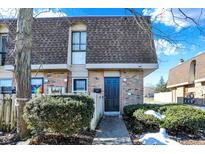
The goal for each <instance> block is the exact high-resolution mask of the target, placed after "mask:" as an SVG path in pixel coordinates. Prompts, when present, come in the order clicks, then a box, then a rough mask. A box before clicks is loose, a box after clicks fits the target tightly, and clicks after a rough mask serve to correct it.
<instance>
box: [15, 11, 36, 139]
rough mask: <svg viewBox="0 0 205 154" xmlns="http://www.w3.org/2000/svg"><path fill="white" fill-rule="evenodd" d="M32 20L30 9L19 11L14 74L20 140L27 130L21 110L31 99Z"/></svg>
mask: <svg viewBox="0 0 205 154" xmlns="http://www.w3.org/2000/svg"><path fill="white" fill-rule="evenodd" d="M32 20H33V10H32V9H30V8H21V9H19V12H18V17H17V34H16V43H15V49H14V51H15V66H14V72H15V73H14V74H15V80H16V106H17V133H18V137H19V138H20V139H22V138H24V137H25V136H26V135H27V128H26V124H25V121H24V119H23V108H24V106H25V103H26V102H27V101H28V100H29V99H30V98H31V50H32V27H31V25H32Z"/></svg>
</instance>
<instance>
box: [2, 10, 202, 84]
mask: <svg viewBox="0 0 205 154" xmlns="http://www.w3.org/2000/svg"><path fill="white" fill-rule="evenodd" d="M59 10H60V13H59ZM135 10H136V11H137V12H138V13H139V14H141V15H148V16H150V17H151V21H152V27H153V28H152V30H153V33H154V40H155V47H156V50H157V55H158V60H159V69H158V70H156V71H154V72H153V73H151V74H150V75H148V76H147V77H146V78H145V80H144V84H145V86H150V85H156V83H158V81H159V79H160V77H161V76H163V77H164V79H165V80H167V78H168V72H169V69H170V68H172V67H174V66H176V65H177V64H178V62H179V59H181V58H182V59H184V60H187V59H189V58H192V57H193V56H196V55H197V54H199V53H201V52H203V51H205V10H201V9H182V11H183V12H185V13H186V15H188V16H189V17H192V18H193V19H194V20H195V21H196V22H197V23H199V24H200V26H199V28H197V26H196V25H195V24H194V23H193V21H191V20H189V19H185V18H184V16H183V15H182V14H181V13H180V11H179V10H178V9H173V10H172V11H173V14H174V16H175V18H174V19H175V22H174V21H173V16H172V14H171V11H170V9H161V8H159V9H152V8H151V9H142V8H141V9H135ZM38 11H42V9H35V10H34V12H38ZM7 12H8V11H1V10H0V14H3V15H4V16H6V15H7ZM14 14H15V13H14ZM97 15H106V16H107V15H130V12H129V11H128V10H127V9H124V8H118V9H117V8H113V9H111V8H106V9H103V8H100V9H98V8H96V9H90V8H82V9H81V8H79V9H77V8H73V9H72V8H68V9H51V10H50V11H49V12H45V13H41V14H40V15H39V17H54V16H55V17H57V16H97ZM199 17H200V18H199ZM176 23H177V24H176ZM199 29H200V31H199ZM159 30H160V31H162V32H163V33H159ZM200 32H201V33H202V34H200ZM164 35H166V36H165V37H164ZM167 35H168V37H167Z"/></svg>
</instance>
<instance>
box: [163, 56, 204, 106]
mask: <svg viewBox="0 0 205 154" xmlns="http://www.w3.org/2000/svg"><path fill="white" fill-rule="evenodd" d="M167 88H170V89H171V90H172V99H173V102H178V103H186V101H187V98H192V97H194V99H193V100H195V103H197V104H205V53H202V54H200V55H198V56H196V57H193V58H191V59H190V60H187V61H183V60H181V61H180V64H179V65H177V66H176V67H174V68H172V69H171V70H170V71H169V78H168V84H167ZM190 96H191V97H190Z"/></svg>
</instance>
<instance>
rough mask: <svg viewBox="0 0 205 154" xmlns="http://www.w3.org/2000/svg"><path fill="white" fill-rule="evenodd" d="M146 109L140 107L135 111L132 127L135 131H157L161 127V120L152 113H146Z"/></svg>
mask: <svg viewBox="0 0 205 154" xmlns="http://www.w3.org/2000/svg"><path fill="white" fill-rule="evenodd" d="M144 112H145V110H143V109H138V110H136V111H135V112H134V113H133V117H134V119H133V121H132V124H131V127H132V129H133V131H134V132H135V133H141V132H146V131H156V130H159V128H160V122H161V121H160V120H159V119H157V118H155V117H154V116H152V115H147V114H144Z"/></svg>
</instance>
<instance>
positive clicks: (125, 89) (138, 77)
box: [88, 70, 143, 112]
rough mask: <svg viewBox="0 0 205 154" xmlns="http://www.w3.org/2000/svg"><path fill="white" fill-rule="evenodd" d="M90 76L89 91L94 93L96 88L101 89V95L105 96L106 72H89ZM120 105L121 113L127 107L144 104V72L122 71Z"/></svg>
mask: <svg viewBox="0 0 205 154" xmlns="http://www.w3.org/2000/svg"><path fill="white" fill-rule="evenodd" d="M88 76H89V77H88V91H89V92H93V89H94V88H101V89H102V93H101V94H102V95H103V96H104V71H103V70H95V71H89V72H88ZM124 79H126V81H125V80H124ZM130 94H131V95H130ZM119 103H120V111H121V112H122V111H123V107H124V106H125V105H129V104H138V103H143V71H139V70H121V71H120V102H119Z"/></svg>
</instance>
